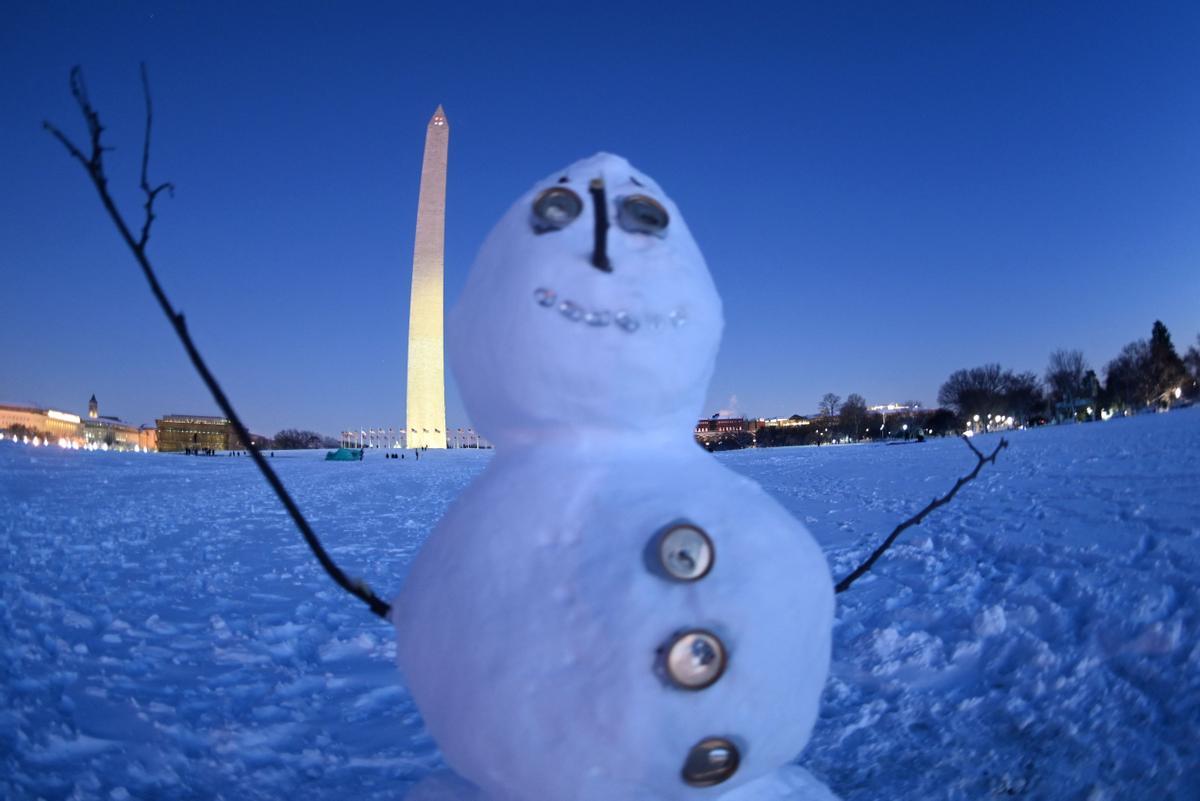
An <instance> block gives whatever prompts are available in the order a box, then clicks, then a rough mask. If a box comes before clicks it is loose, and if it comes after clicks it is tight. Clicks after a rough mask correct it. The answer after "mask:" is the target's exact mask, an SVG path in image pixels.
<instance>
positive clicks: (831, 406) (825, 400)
mask: <svg viewBox="0 0 1200 801" xmlns="http://www.w3.org/2000/svg"><path fill="white" fill-rule="evenodd" d="M841 402H842V396H841V395H834V394H833V393H832V392H826V393H825V394H824V395H822V396H821V402H820V403H818V404H817V409H818V410H819V411H820V412H821V414H822V415H823V416H825V417H833V416H834V415H835V414H837V409H838V404H839V403H841Z"/></svg>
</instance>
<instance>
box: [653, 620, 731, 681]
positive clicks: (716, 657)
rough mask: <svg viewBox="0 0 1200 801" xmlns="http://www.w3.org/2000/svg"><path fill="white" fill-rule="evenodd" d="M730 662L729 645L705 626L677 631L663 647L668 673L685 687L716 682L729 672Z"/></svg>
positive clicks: (670, 677)
mask: <svg viewBox="0 0 1200 801" xmlns="http://www.w3.org/2000/svg"><path fill="white" fill-rule="evenodd" d="M726 663H727V659H726V652H725V645H724V644H723V643H722V642H721V640H720V638H719V637H717V635H715V634H713V633H712V632H711V631H705V630H704V629H691V630H690V631H685V632H683V633H681V634H677V635H675V638H674V639H672V640H671V642H670V643H669V644H667V646H666V647H665V648H664V649H663V664H664V667H665V668H666V673H667V677H668V678H669V679H670V680H671V683H672V684H674V685H675V686H676V687H679V688H680V689H684V690H703V689H704V688H705V687H710V686H712V685H713V684H714V683H715V682H716V680H717V679H719V678H721V674H723V673H724V672H725V665H726Z"/></svg>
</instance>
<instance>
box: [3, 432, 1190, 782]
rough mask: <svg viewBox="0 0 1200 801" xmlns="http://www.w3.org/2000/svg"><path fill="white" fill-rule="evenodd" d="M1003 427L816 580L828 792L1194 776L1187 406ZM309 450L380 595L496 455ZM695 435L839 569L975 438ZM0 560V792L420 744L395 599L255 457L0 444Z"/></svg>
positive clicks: (376, 770) (292, 465)
mask: <svg viewBox="0 0 1200 801" xmlns="http://www.w3.org/2000/svg"><path fill="white" fill-rule="evenodd" d="M1009 439H1010V441H1011V447H1010V448H1009V449H1008V450H1007V451H1005V452H1004V453H1002V454H1001V456H1000V459H999V462H998V464H997V465H996V466H995V467H991V466H989V467H987V468H985V469H984V472H983V473H982V474H981V476H980V478H979V479H978V480H977V481H976V482H975V483H973V484H971V485H969V486H968V487H967V488H966V489H964V490H963V491H962V492H961V493H960V494H959V497H958V499H956V500H955V501H954V503H953V504H952V505H951V506H949V507H948V508H946V509H942V510H939V511H938V512H935V513H934V515H933V516H932V517H931V518H929V519H928V520H927V521H926V522H925V523H924V524H922V525H921V526H920V527H918V528H915V529H911V530H910V531H909V532H906V533H905V535H904V536H903V537H902V538H901V540H900V542H899V543H898V544H897V546H896V547H895V548H894V549H893V550H892V552H891V553H889V554H888V555H887V556H886V557H884V559H883V560H881V561H880V563H879V564H878V565H876V568H875V570H874V571H873V572H872V573H870V574H868V575H867V576H866V577H865V578H863V579H862V580H860V581H859V583H858V584H856V585H855V586H854V587H852V588H851V589H850V590H849V591H848V592H846V593H844V594H843V595H840V596H839V597H838V602H839V611H838V621H837V624H836V625H837V628H836V630H835V640H834V664H833V671H832V678H831V680H830V683H829V686H828V688H827V691H826V695H825V703H824V708H823V713H822V717H821V720H820V722H819V723H818V725H817V730H816V733H815V735H814V737H813V741H812V744H811V745H810V746H809V748H808V750H807V751H806V752H805V753H804V755H803V758H802V761H803V762H804V763H805V764H806V765H808V766H809V767H810V769H812V770H813V772H814V773H816V774H818V775H819V776H820V777H821V778H823V779H824V780H826V781H827V782H828V783H829V784H830V786H831V787H832V788H833V789H834V790H835V791H836V792H838V793H839V794H841V795H842V797H843V798H844V799H846V801H852V800H854V801H857V800H859V799H861V800H862V801H868V800H872V801H873V800H874V799H887V801H894V800H896V799H913V801H916V799H922V800H924V799H941V798H946V799H984V798H990V797H993V796H1019V797H1025V798H1044V799H1081V800H1083V799H1089V800H1090V801H1100V800H1101V799H1112V800H1113V801H1118V800H1121V801H1123V800H1124V799H1138V798H1153V799H1169V798H1180V799H1183V798H1197V797H1200V790H1198V789H1197V788H1200V644H1198V643H1200V638H1198V636H1197V635H1198V634H1200V616H1198V605H1197V597H1198V591H1197V588H1196V580H1197V577H1198V576H1200V409H1193V410H1188V411H1181V412H1174V413H1171V414H1167V415H1150V416H1142V417H1138V418H1134V419H1126V420H1114V421H1110V422H1108V423H1097V424H1091V425H1080V426H1064V427H1059V428H1049V429H1042V430H1038V431H1031V432H1015V433H1012V434H1010V435H1009ZM994 441H995V438H994V437H982V438H980V439H978V440H976V442H977V443H978V444H979V446H980V447H987V446H988V445H989V444H991V443H993V442H994ZM322 453H323V452H322ZM321 455H322V454H311V453H304V454H283V453H280V455H279V456H278V457H277V458H276V459H275V462H274V463H275V465H276V466H277V468H278V469H279V471H280V473H281V475H282V477H283V479H284V481H285V482H286V483H287V484H288V486H289V487H291V489H292V491H293V493H294V495H295V496H296V497H297V498H298V499H299V501H300V503H301V505H302V506H303V508H304V509H305V510H306V512H307V513H308V514H309V516H310V519H311V520H312V522H313V524H314V526H315V528H316V529H317V530H318V532H320V534H321V536H322V537H323V538H324V539H325V541H326V544H327V546H328V547H329V548H330V550H331V551H332V552H333V554H334V556H335V558H336V559H337V560H338V561H339V562H340V563H341V564H342V565H343V566H344V567H345V568H346V569H347V570H348V571H349V572H351V573H352V574H360V575H362V576H363V577H364V578H365V579H366V580H367V581H368V582H369V583H370V584H371V585H372V586H373V587H374V588H375V589H376V591H377V592H379V593H380V594H381V595H383V596H384V597H390V596H392V595H393V594H394V592H395V591H396V590H397V589H398V587H399V586H400V584H401V583H402V581H403V577H404V573H405V570H406V569H407V565H408V563H409V561H410V560H411V559H412V556H413V554H414V552H415V551H416V549H417V548H419V546H420V544H421V542H422V540H423V539H424V537H425V535H426V534H427V533H428V531H429V530H430V528H431V527H432V525H433V524H434V522H435V521H436V520H437V519H438V517H439V516H440V515H441V513H442V512H443V510H444V509H445V508H446V506H447V505H448V504H449V503H450V501H451V500H452V499H453V498H454V496H455V495H456V494H457V493H458V492H459V491H460V490H461V489H462V487H463V486H465V485H466V483H467V482H468V481H469V480H470V479H471V477H472V476H474V475H475V474H477V473H478V472H479V471H480V470H482V469H483V467H484V465H485V464H486V463H487V459H488V457H489V454H488V453H487V452H472V451H457V452H445V453H429V454H427V455H426V456H424V457H422V459H421V460H420V462H413V461H412V460H411V458H410V459H406V460H404V461H398V460H384V459H382V458H379V457H378V455H375V454H370V455H368V457H367V460H366V461H365V462H362V463H342V464H333V463H331V464H326V463H325V462H323V461H321ZM373 457H374V458H373ZM719 458H721V459H722V460H723V461H724V462H725V463H726V464H728V465H729V466H730V467H732V468H733V469H735V470H738V471H740V472H742V473H745V474H746V475H749V476H751V477H752V478H754V479H755V480H757V481H759V482H761V483H762V484H763V485H764V487H765V488H766V489H767V490H768V491H769V492H770V493H772V494H773V495H774V496H775V497H777V498H778V499H779V500H780V501H781V502H782V503H783V504H784V505H785V506H786V507H788V508H789V509H790V510H791V511H792V512H793V513H794V514H796V515H797V516H798V517H799V518H800V519H801V520H803V521H804V522H805V523H806V524H807V525H808V527H809V528H810V529H811V530H812V532H813V533H814V535H816V537H817V539H818V540H819V541H820V542H821V543H822V545H823V546H824V547H825V549H826V552H827V554H828V555H829V558H830V562H831V566H832V568H833V573H834V576H835V578H837V577H841V576H843V575H845V574H846V573H847V572H849V570H850V569H851V568H852V567H853V565H854V564H855V563H856V562H857V561H858V560H859V559H861V558H862V557H863V556H865V554H866V553H868V552H869V551H870V550H871V549H872V548H873V547H874V546H875V544H876V543H877V541H878V540H879V538H880V537H882V536H883V535H885V534H886V533H887V532H888V531H889V530H890V529H891V528H892V526H893V525H895V524H896V523H897V522H899V521H900V520H902V519H903V518H905V517H907V516H908V515H909V514H911V513H912V512H914V511H916V510H917V509H918V508H920V507H921V506H922V505H924V504H925V503H927V502H928V501H929V500H930V499H932V498H933V497H935V496H937V495H940V494H942V493H943V492H944V491H945V490H947V489H948V488H949V487H950V485H951V484H952V483H953V481H954V479H955V478H956V477H957V476H958V475H961V474H962V473H965V472H967V471H968V470H969V469H970V468H971V467H972V466H973V462H974V457H972V456H971V454H970V453H969V451H967V449H966V448H965V446H963V444H962V443H961V442H958V441H955V440H947V441H938V442H928V443H924V444H921V445H908V446H885V445H876V446H869V445H864V446H852V447H837V448H820V449H817V448H794V449H776V450H763V451H741V452H736V453H729V454H723V455H721V456H720V457H719ZM0 588H2V591H3V609H2V611H0V648H2V651H0V796H2V797H3V798H6V799H33V798H46V799H58V798H90V797H101V798H110V799H124V798H214V797H223V798H226V799H258V798H262V799H283V798H290V799H293V800H295V799H305V798H338V799H347V798H353V799H355V801H359V800H360V799H362V800H365V799H382V798H391V799H395V798H402V797H403V795H404V793H405V791H406V790H407V788H408V787H410V786H411V785H412V784H413V783H414V782H415V781H416V780H418V779H419V778H421V777H422V776H424V775H425V774H426V773H428V772H429V771H431V770H433V769H435V768H436V767H438V766H439V765H440V762H439V758H438V755H437V751H436V749H435V747H434V745H433V743H432V742H431V741H430V739H429V737H428V736H427V735H426V734H425V733H424V730H423V727H422V724H421V720H420V717H419V716H418V714H417V712H416V710H415V708H414V707H413V705H412V702H411V699H410V698H409V697H408V693H407V692H406V691H405V689H404V687H403V686H402V684H400V682H399V681H398V677H397V674H396V672H395V669H394V667H393V656H394V653H393V652H394V648H393V645H392V637H393V635H392V632H391V629H390V627H389V626H388V625H387V624H385V623H383V622H382V621H379V620H378V619H376V618H374V617H372V616H371V615H370V614H369V613H368V612H367V611H366V610H365V609H364V608H361V607H360V605H358V603H357V602H356V601H355V600H354V599H352V598H350V597H349V596H347V595H344V594H342V593H341V591H340V590H338V589H337V588H336V587H335V586H334V585H333V584H332V583H331V582H330V581H329V580H328V579H327V578H326V577H325V576H324V574H323V573H321V572H320V569H319V567H318V566H317V565H316V563H315V561H314V560H313V559H312V557H311V556H310V555H309V553H308V551H307V549H306V548H305V547H304V545H303V543H302V541H301V539H300V536H299V534H297V533H296V531H295V530H294V529H293V528H292V526H291V524H290V522H289V521H288V520H287V518H286V516H285V514H284V513H283V511H282V510H281V509H280V507H279V506H278V504H277V503H276V501H275V500H274V498H272V497H271V496H270V494H269V490H268V489H267V488H266V486H265V484H264V483H263V481H262V479H261V478H260V477H259V475H258V474H257V472H256V471H255V469H254V467H253V464H252V463H251V462H250V460H249V459H246V458H226V457H212V458H195V457H185V456H168V455H132V454H129V455H126V454H101V453H78V452H62V451H59V450H57V449H45V448H39V449H32V448H29V447H26V446H17V445H14V444H12V443H11V442H4V443H0ZM514 736H520V733H519V732H514ZM546 801H550V800H549V799H547V800H546Z"/></svg>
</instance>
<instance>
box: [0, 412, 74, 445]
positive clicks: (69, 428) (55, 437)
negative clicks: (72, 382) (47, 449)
mask: <svg viewBox="0 0 1200 801" xmlns="http://www.w3.org/2000/svg"><path fill="white" fill-rule="evenodd" d="M9 429H14V430H18V431H24V432H27V433H28V436H36V437H40V438H42V439H45V440H47V441H49V442H54V443H56V442H58V441H59V440H60V439H64V440H66V441H67V442H69V443H73V444H75V445H82V444H83V443H84V441H85V440H84V436H83V426H82V424H81V421H80V419H79V415H77V414H71V413H70V412H59V411H56V410H54V409H39V408H37V407H36V406H9V405H6V404H0V430H9Z"/></svg>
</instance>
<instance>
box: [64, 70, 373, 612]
mask: <svg viewBox="0 0 1200 801" xmlns="http://www.w3.org/2000/svg"><path fill="white" fill-rule="evenodd" d="M142 89H143V93H144V95H145V100H146V137H145V141H144V143H143V147H142V174H141V188H142V191H143V192H144V193H145V195H146V203H145V204H144V206H143V208H144V209H145V210H146V217H145V219H144V220H143V222H142V230H141V236H140V237H138V238H136V239H135V238H134V236H133V233H132V231H131V229H130V227H129V225H128V224H127V223H126V222H125V218H124V217H123V216H122V215H121V212H120V210H119V209H117V206H116V203H114V202H113V199H112V196H111V195H110V194H109V192H108V179H107V178H106V177H105V174H104V151H105V150H110V149H111V148H107V147H105V146H104V145H103V143H102V141H101V135H102V134H103V132H104V126H103V125H101V124H100V115H99V114H98V113H97V112H96V110H95V108H93V106H92V104H91V101H90V100H89V99H88V96H87V87H86V85H85V84H84V81H83V72H82V70H80V68H79V67H72V68H71V95H72V96H73V97H74V98H75V102H76V103H77V104H78V105H79V110H80V113H81V114H82V115H83V118H84V121H85V122H86V123H87V128H88V137H89V140H90V144H91V155H90V156H85V155H84V154H83V151H82V150H81V149H80V148H79V147H77V146H76V145H75V144H74V143H73V142H71V140H70V139H69V138H68V137H67V136H66V135H65V134H64V133H63V132H62V131H60V130H59V129H58V128H57V127H56V126H54V125H53V124H51V123H50V122H43V123H42V127H43V128H45V129H46V130H47V131H49V132H50V133H51V134H52V135H53V136H54V138H55V139H57V140H58V141H59V142H61V143H62V144H63V146H64V147H65V148H66V149H67V152H68V153H70V154H71V156H72V158H74V159H76V160H77V161H79V163H81V164H82V165H83V167H84V169H85V170H87V173H88V177H89V178H91V179H92V183H93V184H94V185H95V187H96V191H97V192H98V193H99V195H100V202H101V203H102V204H103V205H104V208H105V210H106V211H107V212H108V215H109V217H110V218H111V219H112V221H113V224H114V225H116V227H117V231H118V233H120V235H121V238H122V239H124V240H125V244H126V245H128V246H129V249H130V250H131V251H132V252H133V257H134V258H135V259H136V260H137V263H138V265H139V266H140V267H141V268H142V274H143V275H144V276H145V278H146V281H147V283H149V284H150V291H151V292H153V293H154V297H155V299H156V300H157V301H158V305H159V307H160V308H161V309H162V311H163V314H165V315H166V316H167V319H168V320H169V321H170V323H171V326H172V327H173V328H174V329H175V333H176V335H178V337H179V341H180V342H182V343H183V347H184V350H186V351H187V354H188V358H190V359H191V361H192V366H194V367H195V368H196V371H197V372H198V373H199V374H200V378H201V379H202V380H203V381H204V385H205V386H206V387H208V391H209V392H210V393H212V396H213V400H215V401H216V402H217V406H219V407H220V409H221V411H222V412H223V413H224V415H225V417H227V418H228V419H229V421H230V423H232V425H233V429H234V431H235V432H236V433H237V435H238V438H239V439H240V440H241V441H242V442H243V443H244V444H245V447H246V450H247V451H248V452H249V453H250V456H251V457H252V458H253V459H254V464H255V465H257V466H258V469H259V471H260V472H261V473H262V474H263V477H264V478H266V480H267V483H268V484H270V485H271V489H273V490H274V491H275V495H276V496H277V497H278V498H279V501H280V502H281V503H282V504H283V506H284V508H285V509H287V512H288V514H289V515H290V516H291V518H292V522H293V523H295V524H296V527H297V528H298V529H300V533H301V534H302V535H303V536H304V540H305V542H307V543H308V547H309V548H310V549H311V550H312V552H313V555H314V556H316V557H317V561H318V562H320V563H321V567H323V568H325V572H326V573H328V574H329V576H330V577H331V578H332V579H333V580H334V581H335V582H337V584H338V586H340V587H341V588H342V589H344V590H346V592H348V593H350V594H351V595H354V596H355V597H357V598H359V599H360V600H362V601H363V602H364V603H366V604H367V606H369V607H370V608H371V611H372V612H374V613H375V614H377V615H379V616H380V617H382V618H384V619H387V617H388V614H389V612H390V611H391V607H389V606H388V604H387V603H386V602H384V601H383V600H382V599H380V598H379V596H377V595H376V594H375V593H374V592H373V591H372V590H371V588H370V587H368V586H367V585H366V584H365V583H364V582H363V581H362V580H361V579H351V578H350V577H348V576H347V575H346V574H345V573H344V572H342V569H341V568H339V567H338V566H337V565H336V564H335V563H334V561H333V560H332V559H331V558H330V556H329V554H328V553H327V552H326V551H325V548H324V547H323V546H322V545H321V542H320V540H319V539H317V535H316V533H315V532H314V531H313V530H312V526H310V525H309V523H308V520H306V519H305V517H304V514H303V513H302V512H301V511H300V507H299V506H297V505H296V502H295V501H294V500H293V499H292V496H291V495H290V494H288V491H287V489H286V488H285V487H284V486H283V482H282V481H280V480H279V476H278V475H276V474H275V471H274V470H272V469H271V466H270V464H268V463H267V461H266V459H264V458H263V455H262V453H261V452H260V451H259V450H258V448H257V447H256V446H255V445H254V441H253V440H252V439H251V437H250V432H249V431H248V430H247V429H246V426H245V425H243V424H242V419H241V418H240V417H239V416H238V414H237V412H235V411H234V409H233V404H231V403H230V401H229V398H228V397H227V396H226V395H225V391H224V390H223V389H222V388H221V385H220V384H219V383H218V382H217V379H216V378H215V377H214V376H213V374H212V372H210V371H209V369H208V365H207V364H206V363H205V362H204V359H203V358H202V357H201V356H200V351H199V350H197V349H196V344H195V343H194V342H193V341H192V337H191V335H190V334H189V333H188V330H187V324H186V323H185V321H184V318H183V313H182V312H177V311H175V308H174V307H173V306H172V305H171V302H170V301H169V300H168V299H167V295H166V293H165V292H164V291H163V288H162V285H161V284H159V282H158V277H157V276H156V275H155V273H154V267H153V266H152V265H151V264H150V260H149V258H148V257H147V256H146V244H147V242H148V241H149V239H150V225H151V223H153V221H154V200H155V198H156V197H158V195H159V193H160V192H162V191H163V190H164V189H167V190H171V189H173V186H172V185H171V184H170V183H164V184H159V185H158V186H156V187H151V186H150V181H149V179H148V177H147V170H148V167H149V162H150V123H151V119H152V114H151V106H150V85H149V81H148V80H147V78H146V69H145V65H143V66H142Z"/></svg>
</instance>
